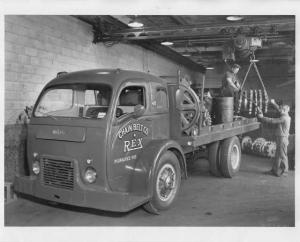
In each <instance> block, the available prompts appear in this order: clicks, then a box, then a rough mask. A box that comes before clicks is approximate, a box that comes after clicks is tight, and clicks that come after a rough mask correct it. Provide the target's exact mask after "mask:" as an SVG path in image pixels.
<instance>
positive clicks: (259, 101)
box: [258, 89, 263, 111]
mask: <svg viewBox="0 0 300 242" xmlns="http://www.w3.org/2000/svg"><path fill="white" fill-rule="evenodd" d="M258 106H259V109H260V110H261V111H263V99H262V91H261V89H259V90H258Z"/></svg>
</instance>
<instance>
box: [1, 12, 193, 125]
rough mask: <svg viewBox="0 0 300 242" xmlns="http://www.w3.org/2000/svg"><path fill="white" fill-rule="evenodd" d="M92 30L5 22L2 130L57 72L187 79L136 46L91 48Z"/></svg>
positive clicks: (9, 18) (72, 21) (52, 22)
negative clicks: (116, 71)
mask: <svg viewBox="0 0 300 242" xmlns="http://www.w3.org/2000/svg"><path fill="white" fill-rule="evenodd" d="M92 39H93V34H92V27H91V26H90V25H88V24H86V23H84V22H82V21H80V20H78V19H76V18H73V17H70V16H33V15H30V16H21V15H18V16H14V15H6V16H5V124H13V123H15V121H16V118H17V115H18V114H19V113H20V112H21V111H22V110H23V108H24V107H25V106H26V105H32V104H33V103H34V102H35V100H36V98H37V96H38V94H39V92H40V90H41V89H42V88H43V86H44V85H45V84H46V83H47V82H48V81H50V80H51V79H52V78H54V77H55V76H56V74H57V72H59V71H68V72H70V71H77V70H82V69H92V68H122V69H131V70H139V71H145V72H147V71H150V73H152V74H154V75H176V74H177V70H178V69H181V70H182V72H183V73H187V74H188V75H193V73H191V72H189V71H188V70H187V69H185V68H183V67H182V66H178V65H177V64H176V63H174V62H172V61H170V60H168V59H165V58H163V57H161V56H159V55H157V54H155V53H153V52H150V51H148V50H145V49H143V48H141V47H139V46H133V45H126V44H120V43H119V44H116V45H113V46H112V47H106V46H104V45H103V44H101V43H99V44H97V45H95V44H92Z"/></svg>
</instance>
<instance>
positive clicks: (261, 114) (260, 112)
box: [257, 107, 264, 118]
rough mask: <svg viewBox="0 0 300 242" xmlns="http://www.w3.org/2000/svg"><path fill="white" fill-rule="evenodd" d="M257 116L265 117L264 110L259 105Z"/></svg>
mask: <svg viewBox="0 0 300 242" xmlns="http://www.w3.org/2000/svg"><path fill="white" fill-rule="evenodd" d="M257 117H258V118H263V117H264V115H263V112H262V111H261V109H260V108H259V107H257Z"/></svg>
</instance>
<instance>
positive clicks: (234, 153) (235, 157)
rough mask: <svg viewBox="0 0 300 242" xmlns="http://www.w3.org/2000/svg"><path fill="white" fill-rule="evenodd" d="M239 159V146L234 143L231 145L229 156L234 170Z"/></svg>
mask: <svg viewBox="0 0 300 242" xmlns="http://www.w3.org/2000/svg"><path fill="white" fill-rule="evenodd" d="M239 161H240V152H239V147H238V146H237V145H236V144H235V145H233V146H232V150H231V156H230V162H231V166H232V168H233V169H234V170H235V169H237V168H238V165H239Z"/></svg>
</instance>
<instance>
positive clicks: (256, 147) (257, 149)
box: [252, 138, 266, 154]
mask: <svg viewBox="0 0 300 242" xmlns="http://www.w3.org/2000/svg"><path fill="white" fill-rule="evenodd" d="M265 143H266V140H265V139H264V138H257V139H256V140H254V142H253V143H252V151H253V153H255V154H261V153H262V147H263V145H264V144H265Z"/></svg>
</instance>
